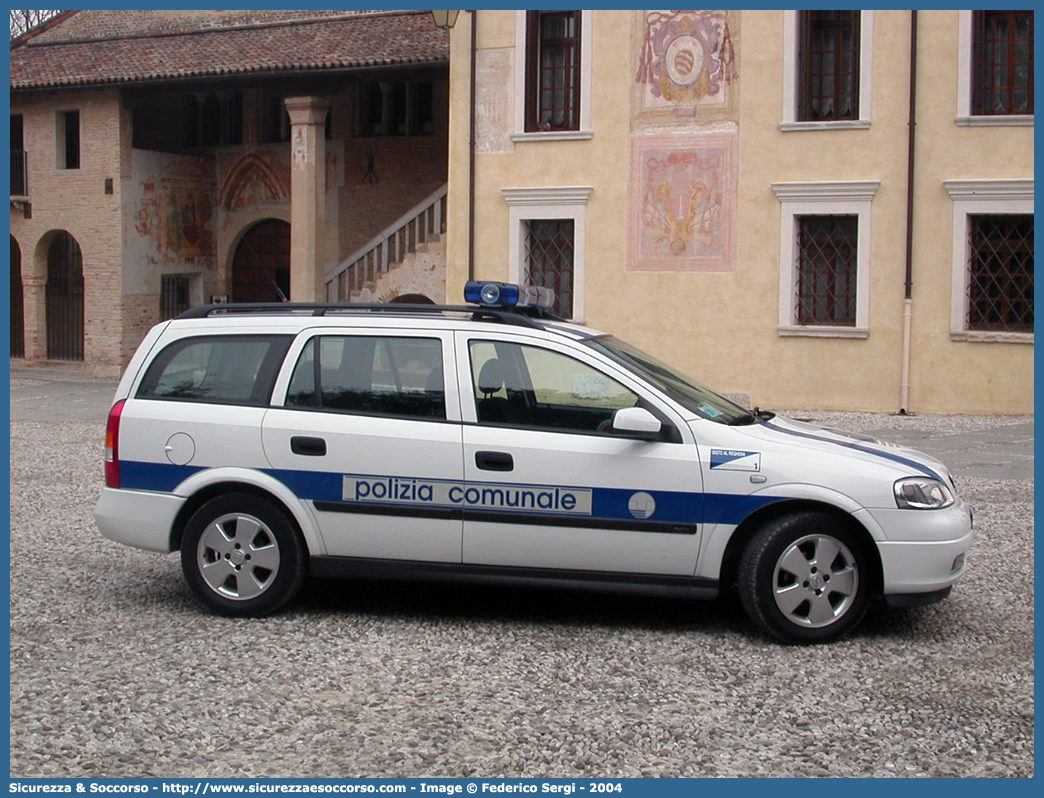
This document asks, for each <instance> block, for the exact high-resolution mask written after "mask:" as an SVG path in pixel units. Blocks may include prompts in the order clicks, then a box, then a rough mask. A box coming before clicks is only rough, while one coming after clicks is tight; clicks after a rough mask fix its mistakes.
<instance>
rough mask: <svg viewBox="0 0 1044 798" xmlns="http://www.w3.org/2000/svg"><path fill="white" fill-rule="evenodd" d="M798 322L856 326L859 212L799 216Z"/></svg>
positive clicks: (796, 315)
mask: <svg viewBox="0 0 1044 798" xmlns="http://www.w3.org/2000/svg"><path fill="white" fill-rule="evenodd" d="M797 223H798V229H797V236H798V247H797V253H798V255H797V261H798V262H797V307H796V312H795V318H796V321H797V323H798V324H805V325H817V324H821V325H830V326H837V327H854V326H855V323H856V264H857V261H858V252H857V236H858V229H859V217H857V216H799V217H797Z"/></svg>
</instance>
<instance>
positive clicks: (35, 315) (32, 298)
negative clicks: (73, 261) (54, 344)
mask: <svg viewBox="0 0 1044 798" xmlns="http://www.w3.org/2000/svg"><path fill="white" fill-rule="evenodd" d="M22 307H23V313H22V317H23V319H24V320H25V321H24V325H25V332H24V335H25V360H26V363H30V362H32V361H36V360H46V359H47V276H46V275H40V274H25V273H24V272H23V273H22Z"/></svg>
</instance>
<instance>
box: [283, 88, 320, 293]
mask: <svg viewBox="0 0 1044 798" xmlns="http://www.w3.org/2000/svg"><path fill="white" fill-rule="evenodd" d="M283 102H284V103H285V104H286V111H287V113H288V114H289V116H290V299H291V300H293V301H294V302H325V301H326V282H325V280H324V277H325V271H326V269H325V265H324V264H323V263H322V260H321V258H322V251H323V246H322V237H323V236H324V235H325V234H326V133H325V129H324V125H325V123H326V114H327V113H328V112H329V110H330V101H329V100H326V99H324V98H321V97H287V98H286V99H285V100H284V101H283Z"/></svg>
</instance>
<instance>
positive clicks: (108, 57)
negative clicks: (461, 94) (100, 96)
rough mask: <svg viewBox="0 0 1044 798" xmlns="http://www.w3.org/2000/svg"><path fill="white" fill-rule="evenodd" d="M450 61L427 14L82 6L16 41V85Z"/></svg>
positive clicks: (442, 33)
mask: <svg viewBox="0 0 1044 798" xmlns="http://www.w3.org/2000/svg"><path fill="white" fill-rule="evenodd" d="M448 59H449V37H448V35H447V34H446V31H442V30H439V29H438V28H436V27H435V26H434V24H433V22H432V19H431V15H430V13H429V12H427V11H404V12H345V11H338V12H335V11H214V12H201V11H196V12H169V11H156V12H148V11H135V12H128V11H120V12H114V11H80V12H79V13H77V14H73V15H70V16H69V17H68V18H67V19H65V20H64V21H63V22H62V23H61V24H58V25H56V26H54V27H52V28H50V29H46V30H43V31H41V32H40V33H38V34H37V35H35V36H30V37H27V38H25V39H22V40H20V41H19V42H16V43H15V45H13V46H12V49H11V88H12V90H16V91H17V90H26V89H39V88H55V87H70V88H71V87H74V86H90V85H99V84H107V83H145V82H150V81H158V80H169V79H172V78H191V77H205V76H214V75H237V74H249V73H254V72H292V71H298V70H312V69H337V68H352V67H365V66H391V65H398V64H417V63H433V62H440V61H447V60H448Z"/></svg>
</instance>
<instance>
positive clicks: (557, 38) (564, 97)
mask: <svg viewBox="0 0 1044 798" xmlns="http://www.w3.org/2000/svg"><path fill="white" fill-rule="evenodd" d="M526 21H527V34H526V46H527V53H526V130H527V131H530V132H532V131H550V130H579V129H580V12H579V11H529V12H527V17H526Z"/></svg>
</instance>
